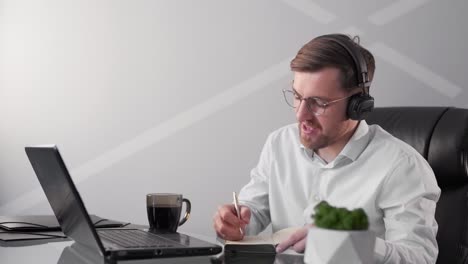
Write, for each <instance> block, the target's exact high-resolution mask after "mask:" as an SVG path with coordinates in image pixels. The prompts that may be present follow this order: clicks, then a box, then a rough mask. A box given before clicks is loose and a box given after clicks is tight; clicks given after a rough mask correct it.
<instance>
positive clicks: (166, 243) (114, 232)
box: [98, 229, 181, 248]
mask: <svg viewBox="0 0 468 264" xmlns="http://www.w3.org/2000/svg"><path fill="white" fill-rule="evenodd" d="M98 234H99V236H100V237H102V238H104V239H105V240H108V241H109V242H112V243H114V244H117V245H119V246H121V247H123V248H148V247H149V248H170V247H181V245H180V244H177V243H174V242H172V241H170V240H168V239H164V238H162V237H160V236H157V235H154V234H152V233H149V232H145V231H142V230H138V229H124V230H118V229H107V230H99V231H98Z"/></svg>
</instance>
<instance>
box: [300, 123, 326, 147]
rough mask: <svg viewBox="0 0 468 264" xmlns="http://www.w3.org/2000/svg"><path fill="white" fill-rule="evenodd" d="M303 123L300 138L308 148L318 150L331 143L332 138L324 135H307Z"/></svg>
mask: <svg viewBox="0 0 468 264" xmlns="http://www.w3.org/2000/svg"><path fill="white" fill-rule="evenodd" d="M301 126H302V124H301V123H299V138H300V140H301V143H302V145H304V147H306V148H307V149H311V150H318V149H322V148H325V147H327V146H328V145H329V144H330V140H329V138H328V137H327V136H324V135H311V136H309V135H306V134H305V133H304V132H303V131H302V127H301Z"/></svg>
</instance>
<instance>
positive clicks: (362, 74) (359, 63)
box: [316, 34, 371, 94]
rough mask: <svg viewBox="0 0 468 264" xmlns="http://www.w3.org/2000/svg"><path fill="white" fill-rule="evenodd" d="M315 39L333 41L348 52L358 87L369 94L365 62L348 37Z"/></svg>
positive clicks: (369, 82)
mask: <svg viewBox="0 0 468 264" xmlns="http://www.w3.org/2000/svg"><path fill="white" fill-rule="evenodd" d="M316 39H327V40H330V41H333V42H335V43H336V44H338V45H340V46H341V47H343V48H344V49H345V50H346V51H347V52H348V54H349V55H350V56H351V58H352V59H353V63H354V69H355V70H356V78H357V80H358V86H359V87H361V88H362V90H363V91H364V93H366V94H369V87H370V85H371V81H370V80H369V72H368V71H367V62H366V60H365V58H364V56H363V55H362V52H361V51H360V50H358V47H357V45H356V43H354V42H353V41H352V40H351V39H349V37H348V36H346V35H341V34H329V35H323V36H319V37H317V38H316Z"/></svg>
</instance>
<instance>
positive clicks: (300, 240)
mask: <svg viewBox="0 0 468 264" xmlns="http://www.w3.org/2000/svg"><path fill="white" fill-rule="evenodd" d="M312 226H313V225H312V224H311V225H305V226H304V227H302V228H301V229H299V230H297V231H296V232H294V233H293V234H292V235H291V236H289V238H288V239H286V240H285V241H283V242H281V243H279V244H278V245H277V246H276V253H281V252H283V251H285V250H286V249H288V248H290V247H292V248H293V249H294V251H296V252H297V253H303V252H304V250H305V246H306V240H307V231H309V228H311V227H312Z"/></svg>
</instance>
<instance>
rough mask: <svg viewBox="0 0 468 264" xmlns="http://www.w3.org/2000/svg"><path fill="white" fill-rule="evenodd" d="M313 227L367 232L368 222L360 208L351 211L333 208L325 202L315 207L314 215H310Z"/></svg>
mask: <svg viewBox="0 0 468 264" xmlns="http://www.w3.org/2000/svg"><path fill="white" fill-rule="evenodd" d="M312 218H314V220H315V225H316V226H318V227H321V228H327V229H335V230H367V229H368V228H369V221H368V219H367V215H366V213H365V212H364V210H363V209H362V208H358V209H355V210H352V211H349V210H347V209H346V208H339V207H334V206H331V205H330V204H328V203H327V202H325V201H322V202H321V203H319V204H318V205H317V206H315V214H314V215H312Z"/></svg>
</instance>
